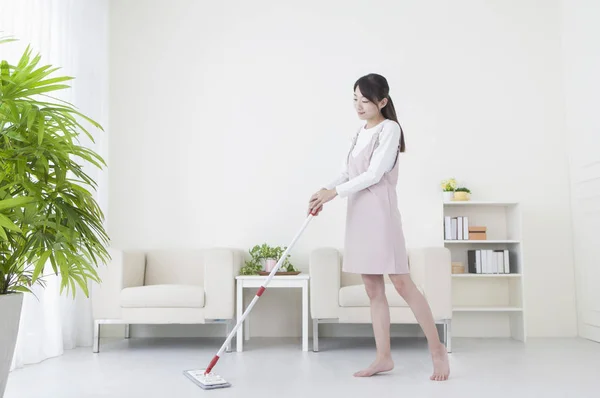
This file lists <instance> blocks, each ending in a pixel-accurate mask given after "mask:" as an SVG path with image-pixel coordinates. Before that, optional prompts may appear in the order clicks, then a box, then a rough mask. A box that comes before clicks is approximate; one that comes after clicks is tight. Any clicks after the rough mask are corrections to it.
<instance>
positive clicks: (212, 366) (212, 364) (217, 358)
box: [204, 355, 219, 375]
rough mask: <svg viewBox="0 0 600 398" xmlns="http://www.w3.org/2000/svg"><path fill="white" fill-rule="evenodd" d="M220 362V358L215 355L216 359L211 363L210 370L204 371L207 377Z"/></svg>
mask: <svg viewBox="0 0 600 398" xmlns="http://www.w3.org/2000/svg"><path fill="white" fill-rule="evenodd" d="M218 360H219V356H218V355H215V357H214V358H213V359H212V361H210V364H209V365H208V368H206V370H205V371H204V374H205V375H207V374H209V373H210V372H211V371H212V369H213V368H214V367H215V364H216V363H217V361H218Z"/></svg>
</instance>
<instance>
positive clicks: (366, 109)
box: [354, 86, 385, 120]
mask: <svg viewBox="0 0 600 398" xmlns="http://www.w3.org/2000/svg"><path fill="white" fill-rule="evenodd" d="M384 101H385V100H384ZM384 101H380V103H379V105H378V104H376V103H374V102H371V101H370V100H369V99H368V98H366V97H363V95H362V93H361V92H360V88H359V87H358V86H356V90H354V108H355V109H356V113H357V114H358V117H359V118H360V119H361V120H371V119H373V118H375V117H377V116H378V115H379V113H380V109H381V108H380V107H382V106H383V105H385V103H384Z"/></svg>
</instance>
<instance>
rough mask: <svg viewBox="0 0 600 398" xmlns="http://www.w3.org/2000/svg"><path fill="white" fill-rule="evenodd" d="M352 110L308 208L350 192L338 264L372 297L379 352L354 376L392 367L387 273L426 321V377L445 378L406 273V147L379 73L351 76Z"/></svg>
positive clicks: (443, 360)
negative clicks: (331, 172) (337, 158)
mask: <svg viewBox="0 0 600 398" xmlns="http://www.w3.org/2000/svg"><path fill="white" fill-rule="evenodd" d="M354 103H355V107H356V112H357V113H358V117H359V118H360V119H361V120H365V121H366V124H365V125H363V126H362V127H361V129H360V130H359V132H358V133H357V135H356V136H355V137H354V140H353V143H352V148H351V150H350V153H348V156H347V158H346V161H345V162H344V163H345V165H344V169H343V172H342V174H341V175H340V176H339V178H337V179H336V180H334V181H332V182H331V183H330V184H328V185H326V186H325V187H324V188H322V189H321V190H319V191H318V192H317V193H315V194H314V195H313V196H312V197H311V198H310V202H309V212H311V213H313V214H314V215H318V214H319V213H320V212H321V210H322V209H323V205H324V204H325V203H327V202H329V201H331V200H332V199H334V198H335V197H336V196H340V197H347V198H348V209H347V216H346V217H347V218H346V237H345V249H344V262H343V271H344V272H352V273H359V274H361V275H362V279H363V281H364V284H365V289H366V291H367V295H368V296H369V299H370V304H371V318H372V322H373V332H374V334H375V345H376V347H377V356H376V359H375V361H374V362H373V363H372V364H371V365H370V366H369V367H368V368H366V369H364V370H361V371H359V372H356V373H355V374H354V376H357V377H368V376H372V375H374V374H376V373H380V372H386V371H389V370H392V369H393V367H394V362H393V360H392V356H391V352H390V313H389V307H388V302H387V299H386V296H385V284H384V279H383V275H386V274H387V275H389V277H390V280H391V281H392V283H393V284H394V287H395V288H396V290H397V291H398V293H399V294H400V295H401V296H402V297H403V298H404V300H405V301H406V302H407V303H408V305H409V306H410V308H411V310H412V311H413V313H414V315H415V317H416V319H417V321H418V322H419V324H420V326H421V328H422V329H423V331H424V333H425V336H426V338H427V342H428V345H429V350H430V352H431V356H432V360H433V369H434V370H433V374H432V375H431V377H430V378H431V380H438V381H441V380H447V379H448V375H449V373H450V369H449V364H448V355H447V352H446V348H445V346H444V345H443V344H442V343H441V342H440V339H439V336H438V332H437V329H436V327H435V322H434V320H433V315H432V313H431V309H430V307H429V304H428V303H427V301H426V300H425V297H423V295H422V294H421V292H420V291H419V290H418V289H417V287H416V286H415V284H414V282H413V281H412V279H411V278H410V274H409V269H408V257H407V252H406V246H405V240H404V234H403V231H402V222H401V216H400V212H399V211H398V203H397V195H396V184H397V181H398V156H399V153H400V152H404V150H405V144H404V133H403V131H402V129H401V127H400V125H399V123H398V119H397V117H396V111H395V109H394V104H393V103H392V99H391V98H390V96H389V86H388V83H387V80H386V79H385V78H384V77H383V76H381V75H377V74H370V75H367V76H363V77H361V78H360V79H358V81H357V82H356V83H355V84H354Z"/></svg>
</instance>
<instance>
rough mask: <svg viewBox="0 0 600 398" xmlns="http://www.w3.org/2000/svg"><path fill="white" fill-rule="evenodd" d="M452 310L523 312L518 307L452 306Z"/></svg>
mask: <svg viewBox="0 0 600 398" xmlns="http://www.w3.org/2000/svg"><path fill="white" fill-rule="evenodd" d="M452 311H453V312H523V308H520V307H454V308H453V309H452Z"/></svg>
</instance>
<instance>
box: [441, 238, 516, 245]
mask: <svg viewBox="0 0 600 398" xmlns="http://www.w3.org/2000/svg"><path fill="white" fill-rule="evenodd" d="M444 243H450V244H460V243H462V244H465V243H469V244H471V243H473V244H481V245H484V244H486V243H515V244H516V243H521V241H520V240H510V239H509V240H503V239H497V240H491V239H487V240H464V239H452V240H444Z"/></svg>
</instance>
